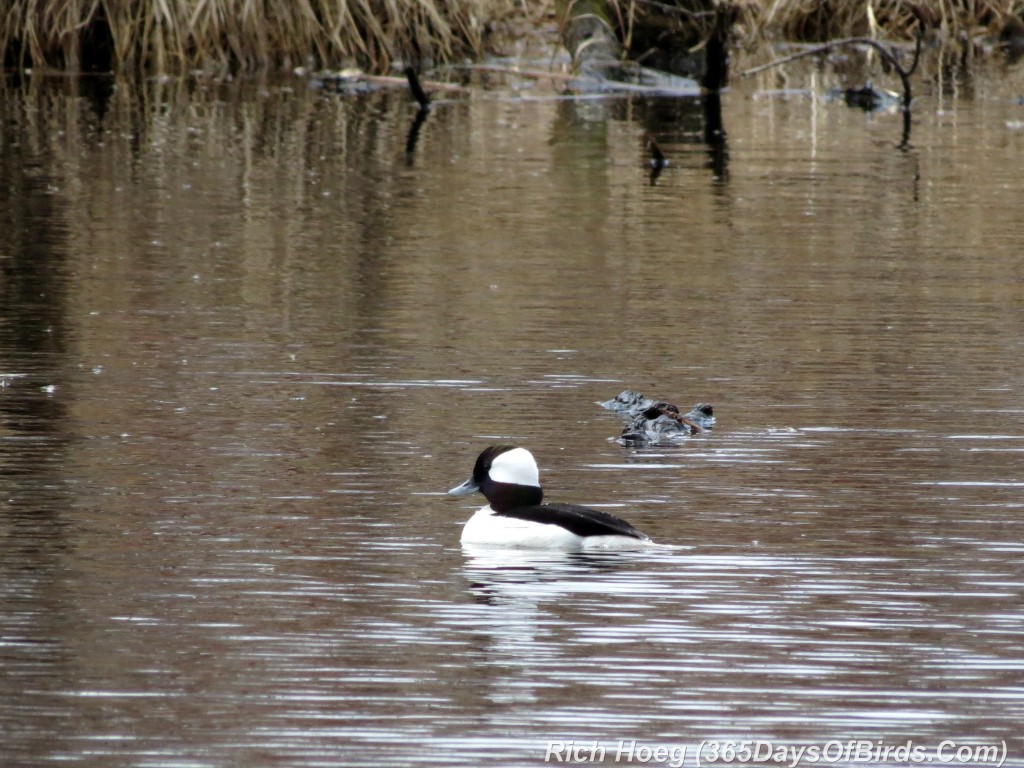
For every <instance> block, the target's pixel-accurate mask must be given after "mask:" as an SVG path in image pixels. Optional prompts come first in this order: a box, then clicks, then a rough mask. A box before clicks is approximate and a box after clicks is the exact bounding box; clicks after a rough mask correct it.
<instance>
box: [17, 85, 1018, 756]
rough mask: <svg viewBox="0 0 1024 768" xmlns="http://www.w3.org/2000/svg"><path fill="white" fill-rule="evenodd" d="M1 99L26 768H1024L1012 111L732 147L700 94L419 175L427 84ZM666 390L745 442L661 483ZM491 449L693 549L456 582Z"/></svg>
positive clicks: (463, 155)
mask: <svg viewBox="0 0 1024 768" xmlns="http://www.w3.org/2000/svg"><path fill="white" fill-rule="evenodd" d="M4 87H5V89H6V90H5V98H4V99H3V100H0V117H2V121H3V122H2V124H3V133H2V136H0V169H2V171H3V173H2V174H0V178H2V181H0V203H2V205H0V217H2V222H3V226H2V227H0V270H2V271H0V281H2V283H0V296H2V298H3V302H4V310H3V313H2V317H0V384H2V386H0V419H2V421H0V462H2V467H3V474H2V480H0V485H2V491H3V492H2V496H0V538H2V540H3V548H2V553H3V554H2V555H0V576H2V579H0V662H2V666H3V669H4V675H3V676H0V732H2V733H3V734H4V747H5V757H6V758H7V759H8V760H9V761H11V762H12V764H25V765H40V764H48V763H51V762H58V761H59V762H71V763H81V764H93V763H95V764H99V763H103V764H105V765H106V764H131V765H147V766H170V765H196V766H199V765H235V764H237V765H242V764H244V765H277V764H288V765H314V764H331V765H381V764H385V763H386V764H401V765H419V764H439V765H440V764H443V765H446V766H452V765H456V766H458V765H466V766H468V765H479V764H481V763H488V764H500V765H521V764H536V763H538V762H540V761H542V760H543V756H544V750H545V745H546V744H547V743H548V741H549V740H552V739H580V740H593V739H599V740H610V743H612V744H614V743H617V741H618V740H632V739H635V740H637V742H638V743H642V744H658V743H664V744H677V745H679V744H685V745H690V746H692V745H695V744H697V743H699V742H700V741H701V740H703V739H710V738H724V737H736V738H753V739H771V740H776V741H777V742H778V743H781V744H808V743H822V742H824V741H826V740H829V739H848V738H863V739H873V740H876V741H877V740H883V741H887V742H902V741H905V740H907V739H913V740H914V741H915V743H921V744H924V745H927V746H934V745H936V744H937V743H938V742H939V741H941V740H942V739H945V738H953V739H961V740H965V741H966V740H974V742H976V743H991V742H996V741H1001V740H1004V739H1005V740H1006V741H1007V744H1008V752H1009V759H1008V760H1007V762H1006V764H1007V765H1014V764H1015V765H1022V764H1024V745H1022V744H1021V742H1020V739H1019V734H1018V731H1019V727H1018V726H1019V722H1020V720H1021V718H1022V716H1024V688H1022V686H1021V685H1020V682H1019V681H1020V678H1021V671H1022V669H1024V658H1022V656H1021V650H1020V649H1021V647H1022V640H1024V632H1022V626H1024V609H1022V605H1024V601H1022V597H1024V581H1022V579H1021V572H1020V567H1019V561H1020V554H1021V551H1022V548H1024V544H1022V537H1021V528H1020V515H1021V508H1022V505H1021V502H1020V488H1021V481H1022V478H1021V473H1020V453H1021V450H1022V449H1024V429H1022V426H1021V421H1022V420H1021V414H1022V413H1024V404H1022V403H1021V402H1020V396H1019V392H1020V391H1021V383H1022V375H1024V372H1022V369H1021V366H1020V363H1019V362H1018V361H1019V360H1020V359H1024V354H1021V353H1022V352H1024V349H1022V341H1021V339H1024V315H1022V312H1021V301H1020V296H1019V290H1018V287H1017V286H1018V285H1019V284H1020V277H1021V264H1022V262H1021V255H1020V252H1019V248H1017V247H1016V243H1018V242H1019V241H1020V238H1021V234H1022V233H1021V232H1020V224H1019V217H1018V216H1017V210H1016V205H1017V200H1018V199H1019V197H1020V193H1021V191H1022V190H1021V181H1020V179H1019V174H1017V173H1016V171H1015V169H1016V159H1017V149H1018V147H1017V146H1016V139H1015V137H1016V134H1015V133H1014V132H1012V131H1009V130H1008V129H1007V128H1006V126H1007V123H1008V122H1009V121H1012V120H1014V119H1017V117H1015V115H1014V110H1016V109H1019V105H1016V104H1014V103H1013V102H1012V101H1011V100H1010V99H1009V98H1006V97H1005V96H1006V94H997V93H993V92H988V91H986V90H984V89H982V90H981V91H979V92H976V93H975V94H974V95H973V97H972V98H971V99H964V101H963V102H957V103H950V102H948V98H949V97H948V95H946V94H945V93H944V92H942V91H936V92H935V93H932V94H929V93H928V92H927V90H926V89H922V90H921V93H922V95H921V97H920V98H921V106H920V108H919V111H918V112H917V113H916V116H917V117H919V118H920V119H919V120H918V122H916V123H915V128H914V136H913V139H914V146H913V147H912V148H911V149H910V150H908V151H906V152H897V151H895V150H894V147H893V144H894V142H893V140H892V136H894V135H896V134H898V130H897V131H896V132H895V133H894V132H893V130H892V129H893V127H894V124H890V123H889V122H887V120H888V118H887V117H885V116H879V117H877V118H873V119H872V120H871V121H868V122H866V123H865V122H864V118H863V117H862V116H860V115H855V114H853V113H850V112H848V111H846V110H845V109H833V108H832V107H831V106H828V107H826V106H825V105H823V104H821V103H819V102H816V101H812V100H810V99H806V98H803V97H801V98H796V99H783V98H774V97H772V98H768V97H765V96H764V95H763V94H762V93H760V92H756V85H750V86H749V90H744V89H743V86H738V87H737V90H736V91H734V92H731V93H730V94H728V95H727V97H726V98H725V99H724V100H723V105H722V106H723V122H724V124H725V126H726V128H727V130H728V145H727V153H722V152H720V153H719V154H717V155H716V154H715V147H713V146H710V145H709V143H708V142H707V140H706V139H707V137H706V135H705V132H704V129H705V128H706V127H707V126H706V125H705V124H704V122H703V120H704V118H703V116H702V115H701V113H700V111H699V104H697V105H695V104H694V103H692V102H670V103H666V102H645V101H639V100H636V99H627V98H619V97H616V98H615V99H613V100H599V99H589V100H587V101H585V102H579V103H574V102H571V101H567V100H565V99H558V98H553V97H552V98H547V97H543V98H542V96H544V94H534V97H533V98H511V97H504V96H503V97H501V98H491V97H488V98H468V99H465V100H462V101H458V100H453V101H452V102H451V103H448V104H445V105H442V107H443V108H442V107H439V108H437V109H436V110H434V111H433V112H432V113H431V116H430V119H429V120H428V121H427V122H426V123H424V125H422V126H421V132H420V135H419V137H418V141H417V144H416V148H415V155H414V156H413V157H412V158H411V159H410V158H409V157H408V155H407V153H406V148H405V142H406V139H407V130H408V126H409V121H410V120H411V118H412V110H413V109H414V108H413V107H412V105H411V104H410V103H409V102H408V100H407V99H406V98H405V97H404V94H403V95H399V94H387V93H385V94H375V95H370V96H364V97H359V98H348V99H341V98H338V97H337V96H336V95H333V94H328V93H324V92H319V91H312V90H308V89H306V88H305V87H302V84H300V83H297V82H292V83H288V84H285V85H283V86H281V85H273V86H272V87H271V86H267V87H264V88H249V87H246V86H230V87H229V86H219V85H218V86H213V85H203V86H199V85H193V86H190V88H191V90H187V91H185V92H180V93H179V92H177V91H176V90H175V89H174V86H173V85H168V84H165V83H153V84H150V85H148V86H146V87H145V88H141V89H133V88H131V87H128V86H123V85H122V84H120V83H118V84H116V87H115V88H114V89H113V90H112V91H111V92H110V93H109V94H107V96H108V97H109V98H108V99H107V100H106V101H105V102H104V106H103V109H102V110H100V111H97V110H96V109H95V108H94V106H93V101H91V100H90V99H92V97H91V96H88V95H87V94H85V93H83V92H82V91H81V90H80V89H78V87H77V86H76V85H75V84H73V83H64V82H61V83H50V82H46V81H38V80H34V81H32V82H31V83H26V84H24V85H22V86H18V87H15V86H14V85H12V84H10V83H7V84H5V86H4ZM695 106H696V107H697V110H696V111H695V110H694V107H695ZM896 120H897V123H896V124H895V125H897V126H898V117H897V118H896ZM648 131H654V132H655V133H656V134H657V136H658V141H659V144H660V145H661V146H662V148H663V149H664V151H665V152H666V154H667V155H668V156H669V159H670V161H671V162H670V164H669V165H668V166H667V167H666V168H665V169H664V171H663V173H662V174H661V175H660V176H659V178H658V179H657V184H656V185H655V186H651V185H650V183H649V178H648V170H649V169H648V166H647V154H646V150H645V149H644V146H643V136H644V135H645V132H648ZM719 149H722V150H724V149H725V147H720V148H719ZM716 158H717V159H716ZM716 162H718V165H716ZM722 163H724V165H723V164H722ZM627 386H628V387H635V388H638V389H641V390H643V391H645V392H647V393H648V394H650V395H653V396H659V397H666V398H669V399H671V400H674V401H676V402H681V403H689V402H697V401H705V402H711V403H713V404H714V406H715V410H716V416H717V417H718V424H717V425H716V428H715V430H714V432H712V433H710V434H705V435H701V436H698V437H696V438H694V439H692V440H690V441H687V442H685V443H683V444H681V445H680V446H678V447H675V448H668V449H666V448H657V449H655V448H637V449H630V448H624V447H623V446H621V445H619V444H617V443H616V442H614V438H615V437H616V436H617V435H618V433H619V431H620V430H621V423H620V421H619V420H618V419H617V418H616V417H615V416H614V415H613V414H609V413H607V412H604V411H602V410H601V409H600V408H598V407H597V405H596V403H597V401H599V400H604V399H607V398H608V397H610V396H612V395H614V394H615V393H617V392H618V391H620V390H621V389H623V388H625V387H627ZM498 441H502V442H508V441H516V442H521V443H523V444H525V445H528V446H529V447H530V449H531V450H532V451H533V452H534V453H535V455H536V456H537V458H538V460H539V462H540V465H541V471H542V474H543V480H544V484H545V488H546V493H547V495H548V498H550V499H552V500H564V501H570V502H575V503H582V504H589V505H594V506H598V507H600V508H604V509H609V510H611V511H613V512H615V513H616V514H621V515H622V516H623V517H626V518H627V519H629V520H630V521H631V522H634V523H635V524H636V525H637V527H638V528H640V529H641V530H644V531H645V532H649V533H650V534H651V535H652V536H653V537H654V538H655V539H656V540H658V541H661V542H665V543H667V544H671V545H673V547H672V548H670V549H665V550H655V551H649V552H643V553H614V554H613V553H609V554H600V555H591V554H587V555H560V554H545V553H529V552H500V551H499V552H495V551H464V550H462V549H461V548H460V547H459V546H458V538H459V530H460V526H461V525H462V523H463V522H464V521H465V520H466V519H467V518H468V517H469V515H470V514H471V513H472V511H473V507H474V506H475V505H476V504H478V503H479V500H474V501H465V502H464V501H460V500H454V499H452V498H450V497H448V496H447V495H445V494H444V489H446V488H448V487H451V485H453V484H454V483H456V482H458V481H460V480H462V479H464V477H465V471H466V469H467V467H468V466H469V464H470V463H471V462H472V460H473V459H474V458H475V456H476V455H477V454H478V453H479V450H480V449H481V447H482V446H484V445H486V444H487V443H489V442H498Z"/></svg>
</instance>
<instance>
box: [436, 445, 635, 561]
mask: <svg viewBox="0 0 1024 768" xmlns="http://www.w3.org/2000/svg"><path fill="white" fill-rule="evenodd" d="M474 491H480V492H481V493H482V494H483V495H484V496H486V497H487V502H488V503H487V505H486V506H484V507H482V508H481V509H479V510H478V511H477V512H476V514H474V515H473V516H472V517H471V518H470V519H469V521H468V522H467V523H466V525H465V527H464V528H463V529H462V543H463V544H470V545H473V544H476V545H490V546H496V545H497V546H506V547H534V548H544V549H563V550H570V551H578V550H584V549H636V548H637V547H642V546H645V545H651V544H653V542H652V541H651V540H650V538H648V537H647V536H645V535H644V534H642V533H640V531H638V530H636V528H634V527H633V526H632V525H630V524H629V523H627V522H626V521H625V520H620V519H619V518H617V517H615V516H614V515H610V514H608V513H607V512H601V511H599V510H596V509H588V508H587V507H579V506H576V505H574V504H542V503H541V501H542V500H543V498H544V492H543V491H542V490H541V488H540V473H539V471H538V470H537V462H536V461H534V458H533V454H531V453H530V452H529V451H528V450H526V449H525V448H519V447H517V446H514V445H493V446H491V447H490V448H487V449H485V450H484V451H483V453H481V454H480V456H479V457H478V458H477V460H476V466H474V467H473V476H472V477H471V478H470V479H469V480H467V481H466V482H464V483H463V484H462V485H459V486H456V487H455V488H452V489H451V490H450V491H448V493H450V494H452V495H453V496H461V495H463V494H467V493H473V492H474Z"/></svg>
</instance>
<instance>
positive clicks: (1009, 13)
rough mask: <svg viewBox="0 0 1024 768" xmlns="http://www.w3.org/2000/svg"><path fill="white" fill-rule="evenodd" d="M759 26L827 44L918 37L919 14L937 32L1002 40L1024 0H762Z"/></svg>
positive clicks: (1022, 13) (1022, 15) (1023, 12)
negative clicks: (838, 40)
mask: <svg viewBox="0 0 1024 768" xmlns="http://www.w3.org/2000/svg"><path fill="white" fill-rule="evenodd" d="M747 5H753V6H755V14H754V15H755V17H756V23H757V25H758V26H759V27H760V28H761V29H762V30H767V31H769V32H771V33H772V34H774V35H776V36H777V37H780V38H783V39H787V40H795V41H802V42H821V41H825V40H829V39H832V38H838V37H885V38H889V39H905V40H909V39H913V37H914V35H915V29H916V24H917V18H918V16H921V17H924V19H925V21H926V23H927V26H928V28H929V29H930V30H931V31H932V33H933V34H937V35H940V36H943V37H945V38H946V39H950V40H954V39H956V38H957V37H958V36H961V35H967V36H975V35H978V34H984V33H988V34H992V35H995V36H998V35H999V34H1000V33H1001V32H1002V31H1003V30H1004V29H1005V28H1006V27H1007V26H1008V25H1012V24H1015V23H1016V21H1019V20H1021V19H1024V0H919V1H918V2H912V1H911V0H757V1H756V2H753V3H748V4H747Z"/></svg>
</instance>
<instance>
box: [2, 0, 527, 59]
mask: <svg viewBox="0 0 1024 768" xmlns="http://www.w3.org/2000/svg"><path fill="white" fill-rule="evenodd" d="M513 2H514V0H143V1H141V2H140V1H139V0H7V1H6V2H4V3H2V4H0V53H2V57H3V61H2V63H3V65H4V66H6V67H35V68H39V69H46V68H51V69H61V70H70V71H81V70H85V71H88V70H109V69H114V70H117V71H121V72H126V71H127V72H133V71H135V72H147V73H164V72H187V71H193V70H203V71H208V72H218V73H223V72H231V71H238V70H258V69H272V68H279V67H285V68H287V67H295V66H309V65H312V66H315V67H323V66H335V67H337V66H342V65H349V64H357V65H360V66H363V67H366V68H368V69H372V70H382V69H384V68H386V67H387V66H389V65H390V64H391V62H392V61H393V60H395V59H404V60H410V59H411V60H416V61H426V62H430V61H445V60H451V59H454V58H457V57H462V56H479V55H481V54H482V53H483V51H484V45H485V37H486V34H487V29H488V25H489V24H491V23H493V22H494V21H495V20H496V19H500V18H504V17H507V16H509V15H510V13H511V11H512V9H513Z"/></svg>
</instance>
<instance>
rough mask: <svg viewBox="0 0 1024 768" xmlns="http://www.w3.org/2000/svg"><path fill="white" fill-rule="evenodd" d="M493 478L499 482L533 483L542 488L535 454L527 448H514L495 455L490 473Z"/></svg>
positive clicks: (535, 486)
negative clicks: (534, 457)
mask: <svg viewBox="0 0 1024 768" xmlns="http://www.w3.org/2000/svg"><path fill="white" fill-rule="evenodd" d="M488 474H489V475H490V477H491V480H494V481H496V482H499V483H515V484H516V485H532V486H533V487H534V488H540V472H539V470H538V469H537V462H536V461H534V460H533V454H532V453H530V452H529V451H528V450H526V449H525V448H513V449H512V450H511V451H505V452H504V453H502V454H499V455H498V456H497V457H495V459H494V461H492V462H491V471H490V472H489V473H488Z"/></svg>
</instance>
